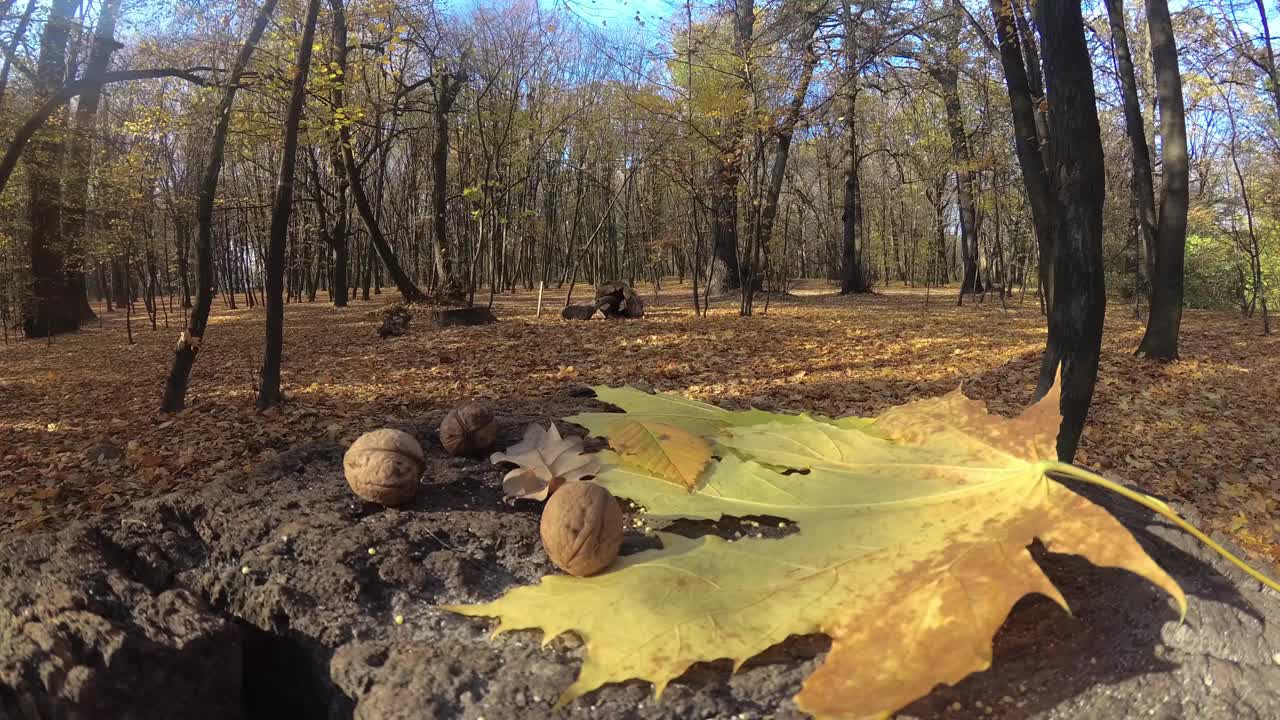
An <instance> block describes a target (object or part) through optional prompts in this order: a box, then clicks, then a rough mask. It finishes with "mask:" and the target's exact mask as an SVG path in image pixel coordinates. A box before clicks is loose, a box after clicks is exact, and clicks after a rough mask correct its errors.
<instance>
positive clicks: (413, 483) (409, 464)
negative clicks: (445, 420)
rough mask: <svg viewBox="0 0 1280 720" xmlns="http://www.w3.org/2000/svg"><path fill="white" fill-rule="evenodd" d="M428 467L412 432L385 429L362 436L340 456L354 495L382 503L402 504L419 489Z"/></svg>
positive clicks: (390, 504) (411, 497) (389, 504)
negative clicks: (420, 479) (424, 470)
mask: <svg viewBox="0 0 1280 720" xmlns="http://www.w3.org/2000/svg"><path fill="white" fill-rule="evenodd" d="M426 466H427V461H426V457H425V456H424V455H423V454H422V446H421V445H419V444H418V441H417V440H415V439H414V438H413V436H412V435H410V434H409V433H406V432H401V431H399V430H392V429H390V428H384V429H382V430H374V431H373V432H367V433H365V434H363V435H361V436H360V437H359V438H358V439H357V440H356V441H355V442H354V443H352V444H351V447H350V448H348V449H347V454H346V455H344V456H343V457H342V470H343V472H344V473H345V474H346V476H347V484H348V485H350V486H351V490H352V491H353V492H355V494H356V495H359V496H360V497H362V498H364V499H365V500H369V501H372V502H376V503H379V504H381V505H388V506H394V505H403V504H404V503H407V502H409V501H410V500H412V499H413V496H414V494H415V493H416V492H417V491H418V478H419V477H421V476H422V471H423V469H425V468H426Z"/></svg>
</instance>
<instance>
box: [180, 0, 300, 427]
mask: <svg viewBox="0 0 1280 720" xmlns="http://www.w3.org/2000/svg"><path fill="white" fill-rule="evenodd" d="M275 7H276V0H264V2H263V4H262V9H260V10H259V11H258V16H257V17H256V18H254V21H253V28H252V29H250V31H249V37H248V38H246V39H245V43H244V46H243V47H241V48H240V52H239V54H238V55H237V56H236V60H235V65H233V66H232V69H231V76H230V78H229V79H228V82H227V84H226V88H225V89H224V90H223V91H222V101H221V102H220V103H219V105H218V115H217V118H218V122H217V125H216V126H215V127H214V131H213V137H212V138H211V139H210V141H209V164H208V166H207V167H206V168H205V172H204V178H203V179H202V180H201V183H200V195H199V197H198V198H197V201H196V226H197V232H196V304H195V308H193V309H192V311H191V317H190V318H189V319H188V320H187V329H186V331H185V332H183V334H182V336H181V337H180V338H179V339H178V345H177V347H176V348H174V355H173V367H172V368H171V369H170V371H169V378H168V380H167V381H166V382H165V389H164V399H163V400H162V401H161V403H160V409H161V410H162V411H164V412H177V411H179V410H181V409H182V408H183V407H185V406H186V397H187V383H188V381H189V380H190V377H191V366H192V365H193V364H194V363H195V361H196V353H197V352H198V351H199V349H200V344H201V342H202V341H203V340H204V331H205V327H206V326H207V325H208V323H209V311H210V310H211V309H212V306H213V292H214V279H213V204H214V200H215V199H216V197H217V194H218V177H219V176H220V175H221V174H222V162H223V150H224V149H225V148H226V146H227V132H228V129H229V128H230V125H231V106H232V104H233V103H234V102H235V97H236V89H237V88H238V87H239V85H240V78H241V76H243V75H244V71H245V68H246V67H247V66H248V65H249V60H250V58H252V56H253V51H254V48H256V47H257V45H258V41H259V40H261V39H262V33H263V31H265V30H266V28H267V22H268V21H269V20H270V19H271V13H272V11H274V10H275Z"/></svg>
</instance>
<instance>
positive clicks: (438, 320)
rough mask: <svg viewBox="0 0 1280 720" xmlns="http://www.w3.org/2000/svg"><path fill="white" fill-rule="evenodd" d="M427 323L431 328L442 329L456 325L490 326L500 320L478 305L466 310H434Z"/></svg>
mask: <svg viewBox="0 0 1280 720" xmlns="http://www.w3.org/2000/svg"><path fill="white" fill-rule="evenodd" d="M427 322H428V323H429V324H430V325H431V327H435V328H442V327H452V326H454V325H488V324H489V323H495V322H498V318H496V317H494V315H493V311H492V310H490V309H489V308H487V307H480V306H478V305H476V306H472V307H464V308H448V309H445V310H432V311H431V315H430V316H428V318H427Z"/></svg>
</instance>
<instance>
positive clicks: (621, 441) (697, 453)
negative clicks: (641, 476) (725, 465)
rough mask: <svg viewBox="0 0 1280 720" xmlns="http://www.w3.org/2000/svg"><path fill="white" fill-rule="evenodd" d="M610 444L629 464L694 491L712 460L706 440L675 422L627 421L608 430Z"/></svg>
mask: <svg viewBox="0 0 1280 720" xmlns="http://www.w3.org/2000/svg"><path fill="white" fill-rule="evenodd" d="M609 445H610V446H612V447H613V449H615V450H617V451H618V452H619V453H622V455H623V456H625V458H626V461H627V463H628V464H630V465H633V466H636V467H639V468H643V469H644V470H647V471H648V472H650V473H652V474H653V475H654V476H655V477H660V478H662V479H664V480H668V481H670V482H673V483H678V484H680V485H681V486H683V487H685V488H687V489H689V490H692V489H693V488H694V487H695V486H696V485H697V483H698V476H699V475H701V474H702V469H703V468H705V467H706V466H707V463H708V462H710V461H711V446H710V445H709V444H707V441H706V440H703V439H702V438H700V437H698V436H697V435H694V434H693V433H691V432H688V431H687V430H682V429H680V428H678V427H676V426H674V425H667V424H666V423H660V422H653V421H651V420H628V421H625V422H622V423H619V424H618V425H617V426H615V427H614V428H613V430H612V431H610V433H609Z"/></svg>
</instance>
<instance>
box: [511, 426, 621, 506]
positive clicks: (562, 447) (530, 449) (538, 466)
mask: <svg viewBox="0 0 1280 720" xmlns="http://www.w3.org/2000/svg"><path fill="white" fill-rule="evenodd" d="M489 461H490V462H492V463H493V464H494V465H497V464H498V463H500V462H509V463H513V464H515V465H518V466H519V467H517V468H516V469H515V470H512V471H511V472H509V473H507V474H506V476H505V477H503V478H502V491H503V493H504V494H505V495H506V496H507V498H509V499H520V500H539V501H541V500H546V499H547V498H548V497H550V496H551V494H552V493H554V492H555V491H556V490H557V489H558V488H559V487H560V486H561V485H562V484H564V483H565V482H573V481H576V480H582V479H583V478H586V477H590V476H592V475H595V474H596V473H598V472H599V471H600V459H599V458H598V457H597V456H596V455H594V454H590V455H588V454H586V453H583V452H582V438H580V437H577V436H571V437H567V438H565V437H561V436H560V430H559V428H557V427H556V425H555V423H551V426H550V427H549V428H547V429H545V430H544V429H543V428H542V426H541V425H539V424H538V423H530V424H529V427H527V428H525V431H524V438H522V439H521V440H520V442H518V443H516V444H515V445H512V446H511V447H509V448H507V450H506V452H496V453H494V454H492V455H490V456H489Z"/></svg>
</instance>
